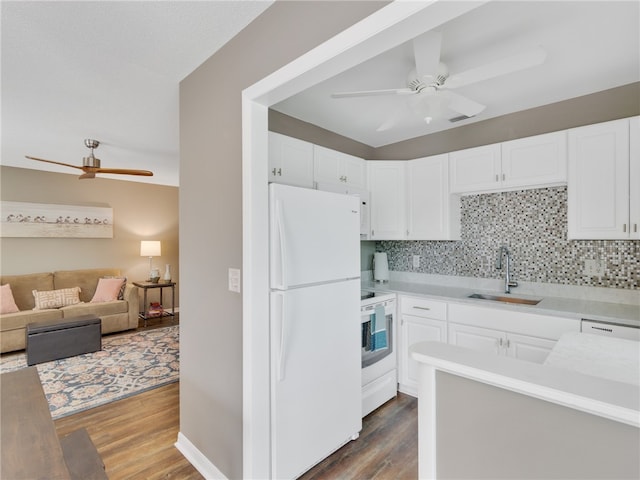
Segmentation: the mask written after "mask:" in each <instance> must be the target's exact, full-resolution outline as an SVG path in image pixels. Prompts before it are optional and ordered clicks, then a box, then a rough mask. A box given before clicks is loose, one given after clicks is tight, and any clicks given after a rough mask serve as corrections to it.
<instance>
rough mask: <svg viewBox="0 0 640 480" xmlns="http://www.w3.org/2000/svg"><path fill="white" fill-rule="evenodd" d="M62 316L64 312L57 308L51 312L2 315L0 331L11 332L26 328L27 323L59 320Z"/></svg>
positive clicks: (31, 311) (40, 311) (37, 311)
mask: <svg viewBox="0 0 640 480" xmlns="http://www.w3.org/2000/svg"><path fill="white" fill-rule="evenodd" d="M62 315H63V313H62V310H60V309H57V308H52V309H50V310H25V311H22V312H16V313H7V314H5V315H2V322H0V331H2V332H6V331H9V330H15V329H18V328H24V327H26V326H27V323H33V322H44V321H45V320H55V319H59V318H62ZM3 335H4V333H3Z"/></svg>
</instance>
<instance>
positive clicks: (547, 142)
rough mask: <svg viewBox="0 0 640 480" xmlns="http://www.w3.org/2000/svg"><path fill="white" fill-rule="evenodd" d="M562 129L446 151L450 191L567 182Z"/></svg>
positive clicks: (504, 188)
mask: <svg viewBox="0 0 640 480" xmlns="http://www.w3.org/2000/svg"><path fill="white" fill-rule="evenodd" d="M566 136H567V134H566V132H565V131H562V132H553V133H547V134H544V135H536V136H534V137H527V138H519V139H517V140H511V141H508V142H503V143H496V144H491V145H484V146H482V147H476V148H469V149H467V150H460V151H457V152H452V153H450V154H449V157H450V161H451V191H452V193H461V194H466V193H475V192H497V191H507V190H516V189H521V188H540V187H548V186H552V185H562V184H565V183H566V182H567V137H566Z"/></svg>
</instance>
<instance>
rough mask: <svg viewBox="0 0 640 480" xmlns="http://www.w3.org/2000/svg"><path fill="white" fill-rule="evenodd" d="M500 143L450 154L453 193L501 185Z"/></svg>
mask: <svg viewBox="0 0 640 480" xmlns="http://www.w3.org/2000/svg"><path fill="white" fill-rule="evenodd" d="M500 156H501V151H500V144H499V143H498V144H493V145H484V146H482V147H476V148H469V149H467V150H460V151H457V152H451V153H450V154H449V166H450V176H451V177H450V178H451V193H472V192H482V191H487V190H496V189H498V188H499V187H500V181H501V178H500V176H501V167H500Z"/></svg>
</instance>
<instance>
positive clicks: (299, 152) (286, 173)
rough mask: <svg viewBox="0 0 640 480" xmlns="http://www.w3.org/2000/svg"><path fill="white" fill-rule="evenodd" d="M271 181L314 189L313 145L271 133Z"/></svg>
mask: <svg viewBox="0 0 640 480" xmlns="http://www.w3.org/2000/svg"><path fill="white" fill-rule="evenodd" d="M269 181H270V182H275V183H284V184H287V185H294V186H298V187H307V188H313V144H312V143H309V142H305V141H303V140H298V139H297V138H292V137H288V136H286V135H281V134H279V133H275V132H269Z"/></svg>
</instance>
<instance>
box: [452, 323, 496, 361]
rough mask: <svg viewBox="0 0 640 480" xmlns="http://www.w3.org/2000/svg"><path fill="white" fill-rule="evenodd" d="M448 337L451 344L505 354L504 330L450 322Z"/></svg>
mask: <svg viewBox="0 0 640 480" xmlns="http://www.w3.org/2000/svg"><path fill="white" fill-rule="evenodd" d="M448 337H449V343H450V344H451V345H458V346H459V347H465V348H470V349H472V350H476V351H479V352H487V353H494V354H496V355H501V354H504V352H503V345H505V343H506V340H507V336H506V334H505V333H504V332H500V331H498V330H491V329H490V328H480V327H471V326H469V325H460V324H457V323H449V333H448Z"/></svg>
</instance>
